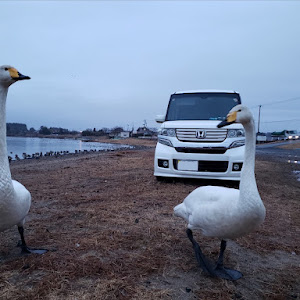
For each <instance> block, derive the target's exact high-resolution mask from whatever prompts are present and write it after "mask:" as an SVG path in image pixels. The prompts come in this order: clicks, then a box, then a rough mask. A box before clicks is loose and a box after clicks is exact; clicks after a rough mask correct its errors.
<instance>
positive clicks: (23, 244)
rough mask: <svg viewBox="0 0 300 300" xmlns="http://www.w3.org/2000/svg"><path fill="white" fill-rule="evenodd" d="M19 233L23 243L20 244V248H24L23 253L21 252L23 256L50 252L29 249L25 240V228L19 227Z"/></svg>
mask: <svg viewBox="0 0 300 300" xmlns="http://www.w3.org/2000/svg"><path fill="white" fill-rule="evenodd" d="M18 231H19V233H20V236H21V241H20V242H19V243H18V247H21V248H22V251H21V253H22V254H31V253H35V254H44V253H46V252H48V250H47V249H34V248H29V247H27V245H26V242H25V238H24V228H23V226H18Z"/></svg>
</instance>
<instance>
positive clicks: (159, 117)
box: [155, 115, 165, 123]
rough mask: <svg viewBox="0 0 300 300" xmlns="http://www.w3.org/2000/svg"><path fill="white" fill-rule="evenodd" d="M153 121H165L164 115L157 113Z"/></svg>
mask: <svg viewBox="0 0 300 300" xmlns="http://www.w3.org/2000/svg"><path fill="white" fill-rule="evenodd" d="M155 121H156V122H157V123H163V122H164V121H165V115H157V116H156V118H155Z"/></svg>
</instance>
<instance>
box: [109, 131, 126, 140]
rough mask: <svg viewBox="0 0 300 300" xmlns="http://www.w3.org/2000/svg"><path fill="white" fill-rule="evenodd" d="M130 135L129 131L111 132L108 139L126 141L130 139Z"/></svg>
mask: <svg viewBox="0 0 300 300" xmlns="http://www.w3.org/2000/svg"><path fill="white" fill-rule="evenodd" d="M130 134H131V131H120V132H115V133H113V132H111V133H110V134H109V137H110V138H111V139H126V138H129V137H130Z"/></svg>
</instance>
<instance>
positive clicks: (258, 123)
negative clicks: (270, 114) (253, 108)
mask: <svg viewBox="0 0 300 300" xmlns="http://www.w3.org/2000/svg"><path fill="white" fill-rule="evenodd" d="M260 109H261V105H259V106H258V122H257V133H259V125H260Z"/></svg>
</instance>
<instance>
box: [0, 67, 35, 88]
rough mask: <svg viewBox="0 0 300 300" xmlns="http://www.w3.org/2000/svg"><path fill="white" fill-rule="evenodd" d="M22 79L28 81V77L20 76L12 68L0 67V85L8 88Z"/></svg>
mask: <svg viewBox="0 0 300 300" xmlns="http://www.w3.org/2000/svg"><path fill="white" fill-rule="evenodd" d="M24 79H30V77H29V76H25V75H22V74H21V73H20V72H19V71H18V70H17V69H15V68H14V67H12V66H9V65H4V66H1V67H0V84H2V85H4V86H7V87H8V86H10V85H11V84H13V83H15V82H17V81H19V80H24Z"/></svg>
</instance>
